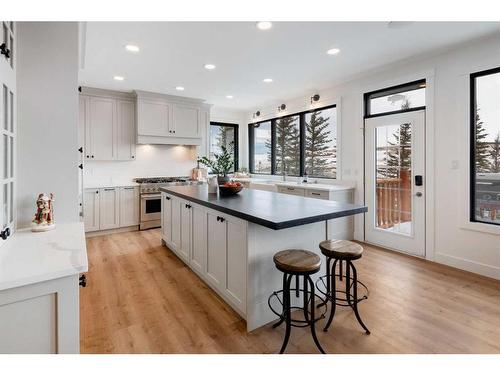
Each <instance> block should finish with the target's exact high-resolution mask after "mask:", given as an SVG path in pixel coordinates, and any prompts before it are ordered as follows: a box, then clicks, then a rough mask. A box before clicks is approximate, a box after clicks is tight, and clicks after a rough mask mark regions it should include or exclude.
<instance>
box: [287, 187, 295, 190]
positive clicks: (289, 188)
mask: <svg viewBox="0 0 500 375" xmlns="http://www.w3.org/2000/svg"><path fill="white" fill-rule="evenodd" d="M287 190H295V189H294V188H291V187H289V188H287Z"/></svg>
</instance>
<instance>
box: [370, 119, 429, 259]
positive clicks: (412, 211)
mask: <svg viewBox="0 0 500 375" xmlns="http://www.w3.org/2000/svg"><path fill="white" fill-rule="evenodd" d="M424 125H425V111H423V110H422V111H413V112H405V113H399V114H394V115H386V116H379V117H373V118H368V119H366V120H365V131H366V133H365V155H366V156H365V171H366V203H367V205H368V213H367V214H366V215H365V240H366V242H369V243H373V244H376V245H380V246H383V247H387V248H391V249H395V250H398V251H402V252H406V253H410V254H412V255H418V256H424V255H425V196H424V190H425V189H424V164H425V158H424V155H425V153H424V150H425V145H424Z"/></svg>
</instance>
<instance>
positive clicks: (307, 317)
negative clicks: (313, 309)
mask: <svg viewBox="0 0 500 375" xmlns="http://www.w3.org/2000/svg"><path fill="white" fill-rule="evenodd" d="M308 277H309V276H307V275H304V277H303V279H304V296H303V298H304V318H305V320H306V321H308V320H309V311H308V310H309V306H308V305H309V303H308V302H309V299H308V298H307V297H308V293H309V291H308V287H309V281H308ZM312 292H314V289H312V291H311V293H312Z"/></svg>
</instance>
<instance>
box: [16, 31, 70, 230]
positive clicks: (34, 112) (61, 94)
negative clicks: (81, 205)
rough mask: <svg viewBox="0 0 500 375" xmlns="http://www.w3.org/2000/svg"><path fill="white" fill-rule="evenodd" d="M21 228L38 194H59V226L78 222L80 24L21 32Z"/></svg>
mask: <svg viewBox="0 0 500 375" xmlns="http://www.w3.org/2000/svg"><path fill="white" fill-rule="evenodd" d="M17 30H18V31H17V33H18V34H17V51H18V55H17V91H18V96H17V113H18V121H17V123H18V147H17V150H18V155H17V161H18V164H17V165H18V183H17V189H18V191H17V197H18V216H17V217H18V227H26V226H28V225H30V222H31V219H32V218H33V215H34V213H35V200H36V197H37V194H38V193H40V192H46V193H51V192H53V193H54V194H55V203H54V211H55V212H54V216H55V220H56V223H57V222H60V223H62V222H72V221H73V222H74V221H77V220H78V155H77V148H78V147H77V119H78V91H77V87H78V24H77V23H76V22H20V23H18V29H17Z"/></svg>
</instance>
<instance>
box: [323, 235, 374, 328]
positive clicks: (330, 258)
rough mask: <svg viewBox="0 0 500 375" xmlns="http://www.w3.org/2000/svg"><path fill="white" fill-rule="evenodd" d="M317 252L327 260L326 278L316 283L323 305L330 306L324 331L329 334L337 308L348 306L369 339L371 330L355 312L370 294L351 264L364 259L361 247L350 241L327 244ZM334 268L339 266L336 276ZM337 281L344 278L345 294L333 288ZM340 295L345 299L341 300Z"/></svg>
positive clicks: (327, 242) (328, 242) (330, 241)
mask: <svg viewBox="0 0 500 375" xmlns="http://www.w3.org/2000/svg"><path fill="white" fill-rule="evenodd" d="M319 248H320V249H321V253H322V254H323V255H324V256H325V257H326V275H324V276H321V277H320V278H319V279H318V280H317V282H316V286H317V288H318V290H319V292H320V293H321V294H323V295H324V296H325V299H326V302H324V303H325V304H326V303H327V302H328V301H330V302H331V309H330V316H329V318H328V322H327V323H326V325H325V328H323V331H325V332H326V331H328V328H329V327H330V325H331V324H332V320H333V316H334V315H335V309H336V306H349V307H351V308H352V309H353V311H354V314H355V315H356V319H357V320H358V322H359V324H360V325H361V327H363V329H364V330H365V332H366V334H368V335H369V334H370V330H369V329H368V328H367V327H366V325H365V323H363V321H362V320H361V316H360V315H359V311H358V302H360V301H363V300H365V299H367V298H368V294H369V292H368V288H367V287H366V285H365V284H363V283H362V282H361V281H359V280H358V275H357V271H356V267H354V264H353V261H354V260H356V259H359V258H361V256H362V255H363V247H362V246H361V245H359V244H357V243H355V242H352V241H346V240H326V241H322V242H321V243H320V244H319ZM332 262H333V264H332ZM343 262H345V275H344V273H343V270H342V268H343V265H342V263H343ZM337 264H338V265H339V273H335V272H336V269H337ZM351 271H352V277H351ZM337 277H338V279H339V281H342V279H343V278H345V290H340V289H337V288H336V279H337ZM325 279H326V283H325ZM358 284H359V285H361V287H362V288H363V289H364V295H363V296H362V297H361V298H358ZM323 290H324V291H323ZM337 293H340V294H341V296H340V298H339V297H338V296H337ZM342 295H345V298H341V297H342ZM322 304H323V302H322V303H321V304H320V305H318V307H319V306H321V305H322Z"/></svg>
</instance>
